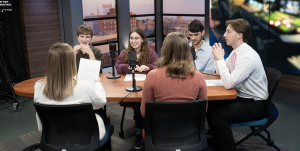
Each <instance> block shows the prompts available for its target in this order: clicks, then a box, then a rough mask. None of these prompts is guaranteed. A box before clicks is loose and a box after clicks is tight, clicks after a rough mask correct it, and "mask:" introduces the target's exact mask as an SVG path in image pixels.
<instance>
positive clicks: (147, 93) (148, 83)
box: [140, 72, 154, 117]
mask: <svg viewBox="0 0 300 151" xmlns="http://www.w3.org/2000/svg"><path fill="white" fill-rule="evenodd" d="M152 73H153V72H150V73H149V74H148V75H147V78H146V80H145V82H144V85H143V92H142V101H141V108H140V109H141V114H142V116H143V117H145V114H146V102H148V101H151V102H154V92H153V85H152V84H153V80H152V77H153V76H152Z"/></svg>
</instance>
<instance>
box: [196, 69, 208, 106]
mask: <svg viewBox="0 0 300 151" xmlns="http://www.w3.org/2000/svg"><path fill="white" fill-rule="evenodd" d="M197 83H200V86H199V94H198V97H197V100H201V99H206V101H207V86H206V82H205V79H204V77H203V75H202V74H201V73H200V81H199V82H197ZM207 107H208V103H207V102H206V110H207Z"/></svg>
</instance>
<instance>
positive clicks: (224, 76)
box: [214, 43, 269, 100]
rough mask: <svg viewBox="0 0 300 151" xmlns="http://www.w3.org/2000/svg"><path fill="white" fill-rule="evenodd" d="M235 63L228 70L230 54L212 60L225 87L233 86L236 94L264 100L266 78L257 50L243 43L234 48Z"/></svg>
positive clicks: (266, 91)
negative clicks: (224, 57) (231, 68)
mask: <svg viewBox="0 0 300 151" xmlns="http://www.w3.org/2000/svg"><path fill="white" fill-rule="evenodd" d="M233 51H235V64H234V70H233V72H231V71H230V65H231V59H230V58H231V55H232V52H231V53H230V55H229V57H228V58H227V59H226V61H224V60H218V61H216V60H215V61H214V65H215V69H216V71H217V73H218V74H219V75H220V76H221V80H222V82H223V83H224V87H225V88H226V89H232V88H234V89H235V90H236V91H237V96H239V97H242V98H250V99H252V98H253V99H254V100H266V99H267V98H268V96H269V93H268V80H267V76H266V73H265V70H264V67H263V65H262V62H261V59H260V57H259V55H258V54H257V52H256V51H255V50H254V49H253V48H251V47H250V46H249V45H248V44H246V43H243V44H241V45H240V46H239V47H238V48H236V49H235V50H233Z"/></svg>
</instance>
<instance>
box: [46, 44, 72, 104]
mask: <svg viewBox="0 0 300 151" xmlns="http://www.w3.org/2000/svg"><path fill="white" fill-rule="evenodd" d="M74 77H75V79H74ZM42 83H43V84H42V85H44V89H43V95H45V96H46V97H47V98H49V99H53V100H56V101H59V102H60V101H62V100H64V99H66V98H67V97H69V96H70V95H73V93H74V87H75V86H76V84H77V70H76V62H75V54H74V52H73V49H72V47H71V46H70V45H68V44H66V43H56V44H54V45H52V46H51V48H50V50H49V53H48V60H47V71H46V78H45V79H44V80H43V81H42Z"/></svg>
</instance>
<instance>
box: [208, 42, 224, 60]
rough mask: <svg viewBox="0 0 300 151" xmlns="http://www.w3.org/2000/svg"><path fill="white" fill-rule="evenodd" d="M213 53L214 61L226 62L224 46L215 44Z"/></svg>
mask: <svg viewBox="0 0 300 151" xmlns="http://www.w3.org/2000/svg"><path fill="white" fill-rule="evenodd" d="M211 51H212V53H213V55H214V60H224V55H225V52H224V49H222V44H221V43H215V44H214V45H213V46H212V50H211Z"/></svg>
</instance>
